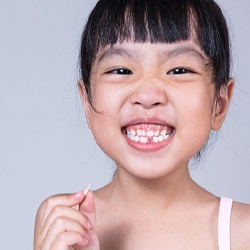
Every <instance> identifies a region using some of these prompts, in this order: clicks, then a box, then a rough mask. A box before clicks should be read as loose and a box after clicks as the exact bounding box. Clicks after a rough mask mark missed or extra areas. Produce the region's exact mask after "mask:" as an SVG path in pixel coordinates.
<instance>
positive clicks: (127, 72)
mask: <svg viewBox="0 0 250 250" xmlns="http://www.w3.org/2000/svg"><path fill="white" fill-rule="evenodd" d="M107 73H108V74H117V75H132V74H133V72H132V71H131V70H129V69H124V68H119V69H112V70H110V71H108V72H107Z"/></svg>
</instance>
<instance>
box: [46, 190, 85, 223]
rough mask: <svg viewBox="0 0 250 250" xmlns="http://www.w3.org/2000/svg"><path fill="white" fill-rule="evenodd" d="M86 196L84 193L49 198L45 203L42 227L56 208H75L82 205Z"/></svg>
mask: <svg viewBox="0 0 250 250" xmlns="http://www.w3.org/2000/svg"><path fill="white" fill-rule="evenodd" d="M84 197H85V196H84V194H83V192H82V191H80V192H78V193H74V194H64V195H55V196H52V197H50V198H48V199H47V200H46V201H45V202H44V206H45V209H44V213H43V218H42V225H43V224H44V222H45V220H46V218H47V216H48V215H49V214H50V212H51V210H52V209H53V208H54V207H56V206H60V205H61V206H67V207H73V206H76V205H77V204H79V203H81V202H82V201H83V199H84Z"/></svg>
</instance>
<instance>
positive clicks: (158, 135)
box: [127, 129, 170, 143]
mask: <svg viewBox="0 0 250 250" xmlns="http://www.w3.org/2000/svg"><path fill="white" fill-rule="evenodd" d="M127 136H128V138H129V139H130V140H132V141H135V142H140V143H147V142H148V141H149V138H152V141H153V142H154V143H158V142H163V141H166V140H167V139H168V137H169V136H170V135H169V134H167V130H163V131H161V132H160V131H155V132H154V131H152V130H149V131H144V130H140V129H139V130H137V131H135V130H130V131H127Z"/></svg>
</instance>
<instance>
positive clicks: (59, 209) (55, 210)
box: [52, 206, 64, 215]
mask: <svg viewBox="0 0 250 250" xmlns="http://www.w3.org/2000/svg"><path fill="white" fill-rule="evenodd" d="M63 210H64V209H63V206H55V207H53V209H52V212H53V213H55V214H58V215H60V214H63Z"/></svg>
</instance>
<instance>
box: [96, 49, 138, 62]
mask: <svg viewBox="0 0 250 250" xmlns="http://www.w3.org/2000/svg"><path fill="white" fill-rule="evenodd" d="M116 55H118V56H121V57H124V56H125V57H127V58H129V59H132V60H133V61H137V60H138V59H137V56H136V55H135V53H133V51H131V50H129V49H126V48H122V47H112V46H111V47H109V48H108V49H106V50H105V51H104V52H103V53H102V54H101V55H100V56H99V57H98V58H97V63H98V64H100V63H101V62H102V61H105V60H106V59H107V58H110V57H113V56H116Z"/></svg>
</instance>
